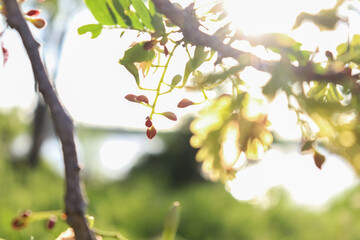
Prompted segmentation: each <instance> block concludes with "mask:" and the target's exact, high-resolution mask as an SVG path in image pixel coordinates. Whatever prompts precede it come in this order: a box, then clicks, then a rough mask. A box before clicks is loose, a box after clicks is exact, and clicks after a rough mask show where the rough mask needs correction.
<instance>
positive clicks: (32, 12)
mask: <svg viewBox="0 0 360 240" xmlns="http://www.w3.org/2000/svg"><path fill="white" fill-rule="evenodd" d="M39 14H40V11H39V10H35V9H33V10H30V11H28V12H27V13H25V15H26V16H29V17H36V16H38V15H39Z"/></svg>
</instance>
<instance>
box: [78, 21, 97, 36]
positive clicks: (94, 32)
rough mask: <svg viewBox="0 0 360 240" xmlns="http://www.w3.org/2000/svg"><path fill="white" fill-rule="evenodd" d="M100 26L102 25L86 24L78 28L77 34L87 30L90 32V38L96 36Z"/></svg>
mask: <svg viewBox="0 0 360 240" xmlns="http://www.w3.org/2000/svg"><path fill="white" fill-rule="evenodd" d="M102 28H103V27H102V25H101V24H87V25H84V26H82V27H79V28H78V34H79V35H82V34H85V33H87V32H90V33H91V38H96V37H97V36H99V35H100V33H101V30H102Z"/></svg>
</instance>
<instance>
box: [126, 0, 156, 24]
mask: <svg viewBox="0 0 360 240" xmlns="http://www.w3.org/2000/svg"><path fill="white" fill-rule="evenodd" d="M131 2H132V5H133V7H134V9H135V11H136V14H137V15H138V16H139V18H140V19H141V22H142V23H143V24H144V26H145V27H146V28H147V29H149V30H154V27H153V25H152V24H151V16H150V12H149V10H148V9H147V8H146V6H145V4H144V2H143V1H142V0H131Z"/></svg>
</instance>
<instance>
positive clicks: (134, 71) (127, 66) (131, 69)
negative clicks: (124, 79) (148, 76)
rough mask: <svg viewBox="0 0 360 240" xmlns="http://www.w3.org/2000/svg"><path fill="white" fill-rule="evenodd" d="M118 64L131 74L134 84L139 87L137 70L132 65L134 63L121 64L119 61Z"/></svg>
mask: <svg viewBox="0 0 360 240" xmlns="http://www.w3.org/2000/svg"><path fill="white" fill-rule="evenodd" d="M119 63H120V64H121V65H123V66H124V67H125V68H126V70H128V71H129V73H131V75H133V76H134V78H135V82H136V84H137V85H138V86H139V85H140V78H139V70H138V69H137V67H136V66H135V65H134V63H123V62H121V60H120V61H119Z"/></svg>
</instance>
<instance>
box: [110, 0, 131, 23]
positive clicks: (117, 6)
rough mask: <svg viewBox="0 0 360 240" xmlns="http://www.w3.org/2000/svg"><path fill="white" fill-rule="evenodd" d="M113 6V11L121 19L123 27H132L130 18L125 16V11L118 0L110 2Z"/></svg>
mask: <svg viewBox="0 0 360 240" xmlns="http://www.w3.org/2000/svg"><path fill="white" fill-rule="evenodd" d="M112 2H113V5H114V8H115V10H116V11H117V13H118V14H119V15H120V17H121V18H122V20H123V21H124V27H127V26H129V27H132V23H131V20H130V18H129V17H128V16H127V15H126V14H125V10H124V7H123V6H122V5H121V3H120V1H119V0H112ZM120 26H121V24H120Z"/></svg>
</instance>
